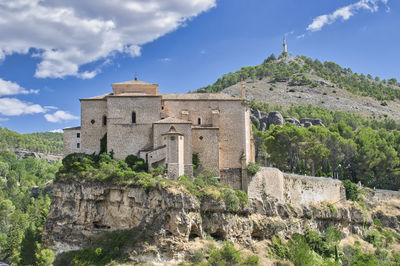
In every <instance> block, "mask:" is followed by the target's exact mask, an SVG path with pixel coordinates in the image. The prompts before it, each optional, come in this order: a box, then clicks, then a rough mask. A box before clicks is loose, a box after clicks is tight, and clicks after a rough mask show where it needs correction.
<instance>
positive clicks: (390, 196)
mask: <svg viewBox="0 0 400 266" xmlns="http://www.w3.org/2000/svg"><path fill="white" fill-rule="evenodd" d="M369 195H371V196H370V197H369V198H370V200H372V201H375V202H378V201H380V202H385V201H390V200H399V201H400V191H392V190H383V189H376V190H375V194H369Z"/></svg>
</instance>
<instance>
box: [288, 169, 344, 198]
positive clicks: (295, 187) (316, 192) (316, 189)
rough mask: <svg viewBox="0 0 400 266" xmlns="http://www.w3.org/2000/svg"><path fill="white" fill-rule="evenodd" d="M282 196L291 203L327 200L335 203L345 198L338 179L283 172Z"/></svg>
mask: <svg viewBox="0 0 400 266" xmlns="http://www.w3.org/2000/svg"><path fill="white" fill-rule="evenodd" d="M283 177H284V191H283V193H284V197H285V200H286V202H290V203H292V204H296V203H297V204H301V205H308V204H313V203H318V202H322V201H327V202H331V203H337V202H339V201H341V200H345V199H346V191H345V189H344V187H343V185H342V182H341V181H340V180H338V179H332V178H326V177H313V176H301V175H293V174H283Z"/></svg>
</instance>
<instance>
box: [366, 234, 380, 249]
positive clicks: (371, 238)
mask: <svg viewBox="0 0 400 266" xmlns="http://www.w3.org/2000/svg"><path fill="white" fill-rule="evenodd" d="M365 241H367V242H368V243H371V244H372V245H373V246H374V247H376V248H378V247H382V246H383V243H382V237H381V234H380V233H379V232H378V231H377V230H368V231H367V233H366V234H365Z"/></svg>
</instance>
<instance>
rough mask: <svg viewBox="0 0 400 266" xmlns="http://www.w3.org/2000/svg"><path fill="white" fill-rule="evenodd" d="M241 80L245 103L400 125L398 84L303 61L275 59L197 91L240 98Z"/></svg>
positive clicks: (345, 69)
mask: <svg viewBox="0 0 400 266" xmlns="http://www.w3.org/2000/svg"><path fill="white" fill-rule="evenodd" d="M240 80H243V82H242V86H243V89H244V90H245V93H246V98H248V99H254V100H256V101H259V102H267V103H270V104H272V105H280V106H282V107H283V108H288V107H290V106H292V105H309V104H312V105H315V106H320V107H323V108H325V109H329V110H340V111H346V112H352V113H359V114H362V115H364V116H367V117H372V118H383V117H387V118H392V119H395V120H397V121H400V87H399V85H400V84H399V83H398V82H397V80H396V79H390V80H389V81H386V80H382V81H381V80H380V79H379V78H378V77H376V78H374V79H373V78H372V76H371V75H367V76H365V75H364V74H360V75H359V74H357V73H353V72H352V71H351V69H350V68H342V67H340V66H339V65H337V64H335V63H333V62H324V63H321V62H320V61H318V60H312V59H311V58H307V57H304V56H297V57H295V58H280V59H275V58H274V57H273V56H270V57H269V58H268V59H267V60H265V61H264V63H263V64H261V65H258V66H254V67H253V66H250V67H243V68H242V69H241V70H239V71H237V72H235V73H228V74H226V75H223V76H222V77H221V78H219V79H218V80H217V81H216V82H215V83H214V84H213V85H211V86H207V87H204V88H201V89H199V90H198V91H199V92H201V91H207V92H224V93H227V94H230V95H234V96H238V95H239V91H240V86H241V85H240Z"/></svg>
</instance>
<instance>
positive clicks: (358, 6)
mask: <svg viewBox="0 0 400 266" xmlns="http://www.w3.org/2000/svg"><path fill="white" fill-rule="evenodd" d="M387 2H388V0H360V1H358V2H356V3H354V4H350V5H347V6H344V7H341V8H339V9H337V10H335V11H334V12H333V13H331V14H324V15H321V16H318V17H316V18H314V20H313V22H312V23H311V24H310V25H308V27H307V30H308V31H319V30H321V29H322V28H323V27H324V26H325V25H329V24H332V23H334V22H335V21H336V20H338V19H342V20H348V19H349V18H351V17H352V16H353V15H354V14H355V13H356V12H357V11H358V10H368V11H370V12H376V11H378V10H379V4H383V5H385V6H386V10H389V9H388V7H387Z"/></svg>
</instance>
